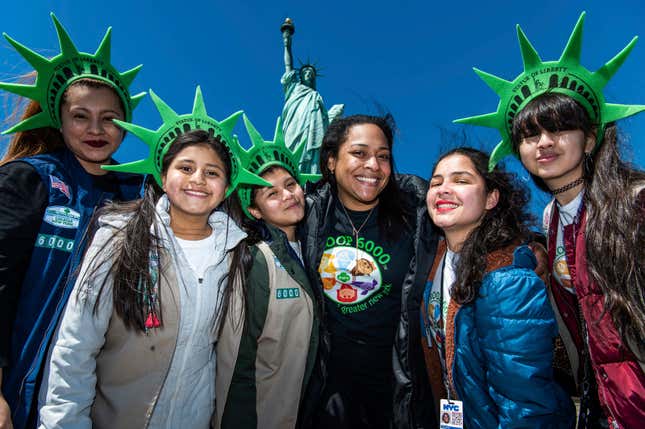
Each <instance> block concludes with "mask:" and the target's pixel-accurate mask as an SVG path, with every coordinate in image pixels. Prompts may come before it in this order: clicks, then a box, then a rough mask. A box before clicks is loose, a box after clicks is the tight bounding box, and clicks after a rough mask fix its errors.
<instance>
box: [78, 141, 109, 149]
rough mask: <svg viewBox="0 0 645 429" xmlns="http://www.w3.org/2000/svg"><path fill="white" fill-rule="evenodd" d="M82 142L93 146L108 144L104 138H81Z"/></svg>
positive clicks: (98, 146)
mask: <svg viewBox="0 0 645 429" xmlns="http://www.w3.org/2000/svg"><path fill="white" fill-rule="evenodd" d="M83 143H85V144H86V145H88V146H92V147H94V148H102V147H103V146H107V145H108V142H107V141H105V140H83Z"/></svg>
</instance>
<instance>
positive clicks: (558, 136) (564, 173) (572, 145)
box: [519, 129, 595, 189]
mask: <svg viewBox="0 0 645 429" xmlns="http://www.w3.org/2000/svg"><path fill="white" fill-rule="evenodd" d="M594 144H595V138H594V136H593V135H590V136H587V137H585V134H584V132H583V131H582V130H568V131H554V132H550V131H547V130H545V129H541V130H540V132H539V134H536V135H533V136H529V137H524V138H523V139H522V140H521V141H520V144H519V154H520V158H521V160H522V164H524V167H525V168H526V169H527V170H528V171H529V172H530V173H531V174H533V175H535V176H538V177H539V178H541V179H542V180H544V183H546V184H547V186H548V187H549V188H550V189H556V188H559V187H562V186H564V185H567V184H569V183H571V182H573V181H574V180H576V179H578V178H580V177H582V173H583V166H582V164H583V159H584V154H585V152H588V153H590V152H591V150H592V149H593V146H594Z"/></svg>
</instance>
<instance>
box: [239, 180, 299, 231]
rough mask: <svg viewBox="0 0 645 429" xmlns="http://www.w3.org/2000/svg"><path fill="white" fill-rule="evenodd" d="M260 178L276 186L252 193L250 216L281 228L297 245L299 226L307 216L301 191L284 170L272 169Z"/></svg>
mask: <svg viewBox="0 0 645 429" xmlns="http://www.w3.org/2000/svg"><path fill="white" fill-rule="evenodd" d="M261 177H262V178H263V179H264V180H266V181H268V182H269V183H271V184H272V185H273V186H272V187H263V188H260V189H257V190H256V191H255V192H254V193H253V206H250V207H249V209H248V210H249V213H251V215H253V217H255V218H256V219H263V220H264V221H265V222H267V223H269V224H271V225H273V226H276V227H278V228H280V229H281V230H283V231H284V232H285V234H287V237H288V238H289V239H290V240H291V241H295V228H296V225H297V224H298V222H300V221H301V220H302V218H303V217H304V215H305V194H304V192H303V191H302V188H301V187H300V185H299V184H298V182H296V180H295V179H294V178H293V177H292V176H291V174H289V172H287V170H285V169H284V168H282V167H277V168H273V169H270V170H269V171H267V172H265V173H264V174H262V175H261ZM292 233H293V237H292Z"/></svg>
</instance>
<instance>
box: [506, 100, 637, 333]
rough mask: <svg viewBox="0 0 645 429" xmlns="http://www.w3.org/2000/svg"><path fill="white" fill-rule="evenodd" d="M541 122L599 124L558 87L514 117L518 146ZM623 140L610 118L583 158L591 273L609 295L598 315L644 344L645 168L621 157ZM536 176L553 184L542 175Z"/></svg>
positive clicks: (588, 130) (572, 126) (589, 131)
mask: <svg viewBox="0 0 645 429" xmlns="http://www.w3.org/2000/svg"><path fill="white" fill-rule="evenodd" d="M540 128H544V129H546V130H549V131H557V130H582V131H583V132H584V134H585V136H589V135H594V136H595V133H596V130H597V129H598V127H597V124H593V123H592V122H591V120H590V118H589V115H588V114H587V111H586V110H585V109H584V108H583V107H582V106H581V105H580V104H579V103H578V102H577V101H575V100H574V99H572V98H570V97H567V96H566V95H562V94H556V93H547V94H543V95H541V96H540V97H537V98H535V99H534V100H532V101H531V102H530V103H529V104H528V105H527V106H526V107H525V108H524V109H523V110H522V111H521V112H520V113H519V114H518V115H517V116H516V117H515V120H514V121H513V133H512V138H513V145H514V147H515V148H518V147H519V144H520V143H521V141H522V138H524V137H527V136H529V135H535V134H537V133H539V130H540ZM620 145H621V142H620V139H619V138H618V135H617V130H616V125H615V124H614V123H611V124H608V125H607V126H606V127H605V129H604V132H603V138H602V140H601V142H600V145H599V146H598V147H597V150H596V152H595V154H594V155H593V156H592V157H589V159H588V160H587V162H585V163H584V168H583V171H584V173H583V176H584V179H585V191H584V196H583V202H584V204H585V209H586V213H587V215H586V216H587V223H586V228H585V231H584V234H585V248H586V252H587V266H588V270H589V274H590V276H591V278H592V280H593V281H594V282H595V283H596V284H598V286H599V287H600V289H601V290H602V292H603V295H604V297H605V304H604V310H603V312H602V313H601V314H598V319H597V321H599V320H600V319H601V318H602V317H603V315H604V314H605V313H606V312H609V313H610V314H611V316H612V319H613V321H614V323H615V325H616V328H617V329H618V332H619V333H620V335H621V337H622V338H623V340H624V341H626V342H630V341H631V342H632V343H635V344H639V343H642V339H643V338H645V295H644V294H643V290H645V269H644V267H643V261H645V245H644V243H645V225H644V224H645V221H644V218H645V213H644V212H645V210H644V209H643V206H644V205H645V202H643V201H641V202H640V203H639V202H638V198H639V195H637V194H638V193H639V192H640V191H642V190H643V188H644V187H645V172H643V171H642V170H639V169H637V168H636V167H634V166H632V165H631V164H629V163H627V162H625V161H623V160H622V159H621V155H620ZM533 179H534V181H535V182H536V184H537V185H538V186H540V187H542V188H543V189H544V188H546V190H547V191H548V190H549V189H548V187H546V184H545V183H544V182H543V181H542V180H541V179H540V178H539V177H535V176H534V177H533ZM640 195H641V197H640V198H641V200H642V195H643V194H642V193H641V194H640ZM617 267H618V268H617Z"/></svg>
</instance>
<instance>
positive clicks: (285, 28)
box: [280, 18, 296, 73]
mask: <svg viewBox="0 0 645 429" xmlns="http://www.w3.org/2000/svg"><path fill="white" fill-rule="evenodd" d="M280 31H281V32H282V41H283V42H284V71H285V72H286V73H289V72H290V71H291V70H293V54H292V53H291V38H292V37H293V33H295V32H296V26H295V25H293V22H292V21H291V18H287V19H285V20H284V22H283V23H282V25H281V26H280Z"/></svg>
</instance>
